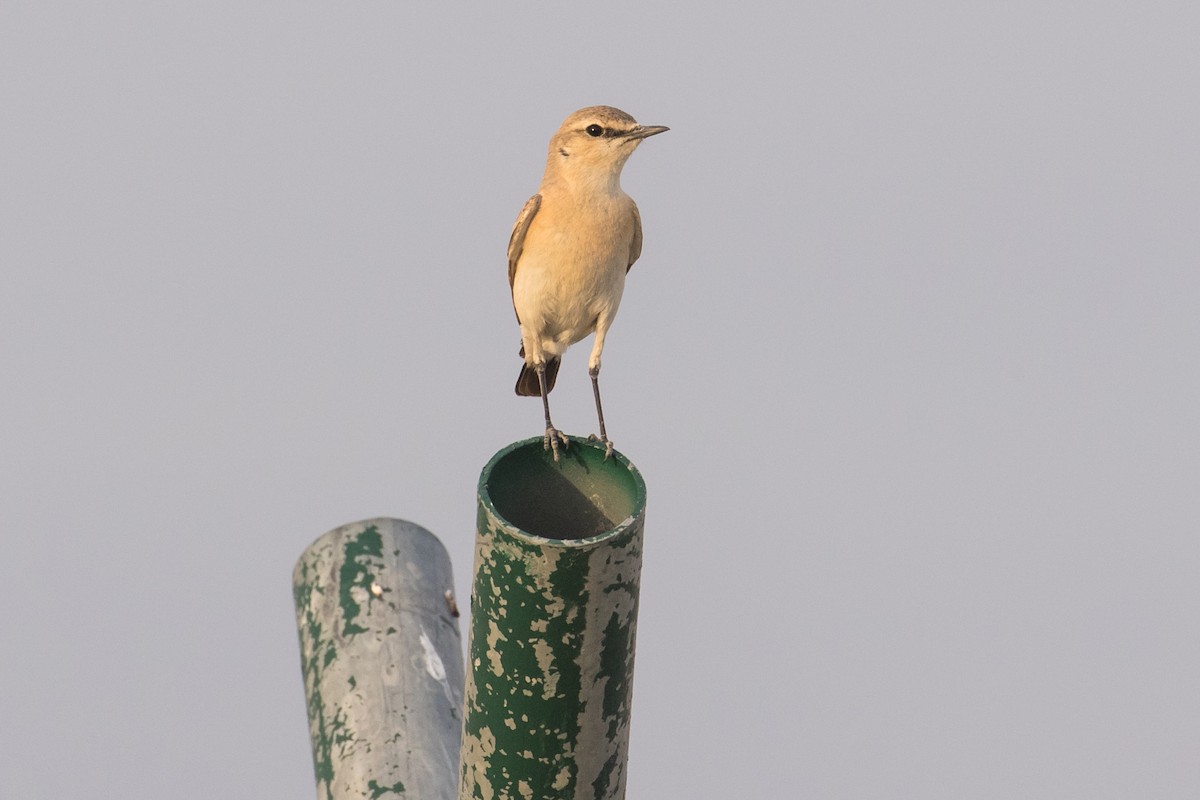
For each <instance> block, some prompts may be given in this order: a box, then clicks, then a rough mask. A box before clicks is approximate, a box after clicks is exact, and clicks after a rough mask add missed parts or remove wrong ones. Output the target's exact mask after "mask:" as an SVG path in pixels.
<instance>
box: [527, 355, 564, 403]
mask: <svg viewBox="0 0 1200 800" xmlns="http://www.w3.org/2000/svg"><path fill="white" fill-rule="evenodd" d="M561 363H562V359H560V358H559V357H558V356H554V357H553V358H550V359H548V360H547V361H546V394H550V391H551V390H552V389H553V388H554V379H555V378H557V377H558V365H559V364H561ZM517 394H519V395H520V396H521V397H541V396H542V384H541V383H540V382H539V381H538V374H537V368H536V367H531V366H529V365H528V364H522V365H521V374H520V375H519V376H517Z"/></svg>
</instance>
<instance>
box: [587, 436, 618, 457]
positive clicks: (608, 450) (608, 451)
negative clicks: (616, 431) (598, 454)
mask: <svg viewBox="0 0 1200 800" xmlns="http://www.w3.org/2000/svg"><path fill="white" fill-rule="evenodd" d="M588 441H589V442H600V443H601V444H603V445H604V460H605V461H608V459H610V458H612V454H613V443H612V439H609V438H608V437H607V436H604V437H601V436H597V435H596V434H594V433H589V434H588Z"/></svg>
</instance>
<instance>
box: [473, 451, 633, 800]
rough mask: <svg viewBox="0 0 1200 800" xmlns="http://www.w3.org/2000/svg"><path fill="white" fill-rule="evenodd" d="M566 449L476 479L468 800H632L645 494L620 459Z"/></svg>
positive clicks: (517, 456)
mask: <svg viewBox="0 0 1200 800" xmlns="http://www.w3.org/2000/svg"><path fill="white" fill-rule="evenodd" d="M568 452H573V454H574V458H573V459H564V461H563V462H562V463H561V464H560V465H554V464H553V462H552V461H551V459H550V458H549V457H548V456H545V455H544V454H543V453H542V450H541V439H540V438H539V439H530V440H527V441H526V442H519V443H517V444H515V445H512V446H510V447H509V448H506V449H505V450H502V451H501V452H500V453H498V454H497V455H496V457H495V458H493V459H492V461H491V462H490V463H489V464H488V466H487V467H486V468H485V469H484V472H483V475H482V477H481V478H480V502H479V513H478V523H477V524H478V527H477V538H476V550H475V576H474V583H473V592H472V599H471V602H472V618H471V643H470V657H469V668H468V680H467V690H466V707H465V719H464V726H463V733H464V735H463V750H462V759H461V761H462V766H461V769H462V783H461V786H460V790H459V798H460V800H501V799H502V798H511V800H516V798H519V797H534V798H552V799H553V800H560V799H561V800H566V799H567V798H570V799H571V800H581V799H582V798H589V799H590V800H616V799H617V798H621V797H623V796H624V791H625V764H626V762H627V758H628V738H629V717H630V705H631V688H632V671H633V651H634V642H635V638H636V632H635V629H636V619H637V598H638V586H639V583H638V581H639V576H640V570H641V542H642V521H643V514H644V509H645V486H644V484H643V483H642V481H641V477H640V476H639V475H638V474H637V470H636V469H635V468H634V467H633V466H632V465H631V464H630V463H629V462H628V461H627V460H625V459H624V457H622V456H620V455H619V454H617V455H616V457H615V458H614V459H612V460H609V461H605V460H604V458H603V455H604V449H603V448H602V447H599V448H596V447H593V446H592V445H591V444H589V443H588V442H586V441H585V440H580V439H575V440H573V441H572V445H571V448H570V450H569V451H568ZM514 473H517V474H514ZM546 482H548V483H550V484H551V485H552V486H553V491H551V492H542V491H541V489H542V486H543V484H544V483H546ZM546 497H553V498H554V500H553V501H549V500H546V499H545V498H546ZM550 502H553V503H557V504H559V505H558V506H556V507H555V508H554V509H552V510H551V511H548V512H547V511H546V510H545V509H543V508H541V507H540V505H539V504H545V503H550ZM573 502H577V503H582V504H583V505H581V506H579V508H578V510H571V503H573ZM564 504H565V507H566V508H567V509H568V511H564ZM543 512H545V513H543ZM568 512H569V513H568ZM598 517H600V518H604V519H607V520H608V522H607V523H606V524H607V528H602V529H600V530H599V532H597V526H598V523H597V522H596V519H597V518H598ZM512 518H519V519H520V520H522V522H524V523H528V525H529V527H534V528H537V531H536V532H534V533H531V532H530V531H529V530H526V529H523V528H521V527H518V526H517V525H516V524H514V523H513V519H512ZM574 519H578V520H581V522H580V526H581V527H580V528H576V529H572V528H571V525H572V520H574ZM578 531H582V532H581V533H578ZM556 533H557V535H555V534H556ZM517 720H520V724H517V722H516V721H517Z"/></svg>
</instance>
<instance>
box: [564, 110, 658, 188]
mask: <svg viewBox="0 0 1200 800" xmlns="http://www.w3.org/2000/svg"><path fill="white" fill-rule="evenodd" d="M665 130H668V128H667V127H666V126H665V125H639V124H638V121H637V120H635V119H634V118H633V117H631V116H629V115H628V114H626V113H625V112H624V111H621V110H620V109H618V108H613V107H612V106H589V107H588V108H581V109H580V110H579V111H576V112H575V113H574V114H572V115H571V116H569V117H567V118H566V119H565V120H564V121H563V124H562V127H560V128H559V129H558V132H557V133H555V134H554V136H553V137H552V138H551V139H550V152H549V153H548V156H547V167H546V169H547V173H548V174H557V175H561V176H563V177H566V178H567V179H568V180H570V181H571V182H573V183H574V182H578V181H579V180H580V179H582V180H585V181H587V182H589V183H591V182H604V183H610V184H612V185H614V186H615V185H619V184H618V180H619V178H620V175H621V167H623V166H625V161H626V160H627V159H628V158H629V155H630V154H631V153H632V152H633V151H634V150H636V149H637V146H638V145H639V144H641V143H642V140H643V139H645V138H647V137H650V136H654V135H655V134H657V133H662V132H663V131H665Z"/></svg>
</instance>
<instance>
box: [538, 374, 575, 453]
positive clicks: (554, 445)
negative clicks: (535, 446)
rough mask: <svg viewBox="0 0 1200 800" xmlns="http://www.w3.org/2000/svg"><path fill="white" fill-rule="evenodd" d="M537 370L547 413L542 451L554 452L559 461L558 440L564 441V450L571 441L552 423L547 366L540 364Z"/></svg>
mask: <svg viewBox="0 0 1200 800" xmlns="http://www.w3.org/2000/svg"><path fill="white" fill-rule="evenodd" d="M536 369H537V376H538V385H539V386H541V388H542V408H543V409H544V410H545V411H546V433H545V435H544V436H543V437H542V449H543V450H553V451H554V460H555V461H558V440H559V439H562V444H563V447H564V448H566V446H567V445H568V444H569V443H570V440H569V439H567V435H566V434H565V433H563V432H562V431H560V430H558V429H557V428H555V427H554V423H552V422H551V421H550V392H548V391H546V365H545V364H544V363H540V362H539V363H538V365H537V368H536Z"/></svg>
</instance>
